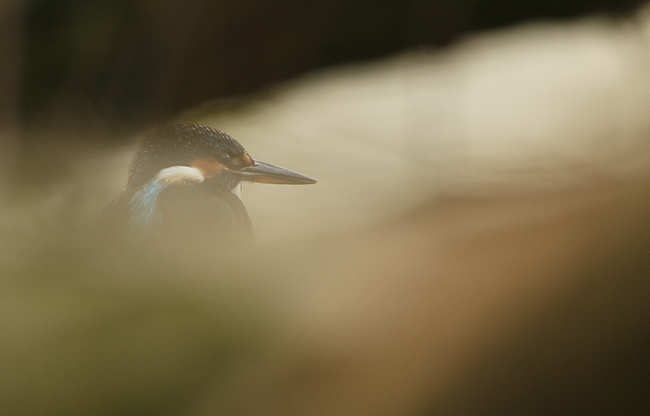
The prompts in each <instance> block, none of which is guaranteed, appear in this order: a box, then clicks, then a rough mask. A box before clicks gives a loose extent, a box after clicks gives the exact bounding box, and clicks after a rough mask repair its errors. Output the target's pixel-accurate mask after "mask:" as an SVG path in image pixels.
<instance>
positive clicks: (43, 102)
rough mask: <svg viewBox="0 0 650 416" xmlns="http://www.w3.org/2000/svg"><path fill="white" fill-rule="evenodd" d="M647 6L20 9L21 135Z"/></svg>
mask: <svg viewBox="0 0 650 416" xmlns="http://www.w3.org/2000/svg"><path fill="white" fill-rule="evenodd" d="M640 3H641V2H640V1H639V0H624V1H607V0H569V1H566V0H549V1H541V2H540V1H518V0H433V1H431V0H429V1H426V0H355V1H349V0H325V1H324V0H318V1H304V0H285V1H264V0H217V1H215V0H190V1H182V2H180V1H172V0H155V1H154V0H135V1H132V0H94V1H78V0H74V1H73V0H57V1H52V0H49V1H47V0H32V1H29V2H24V4H23V5H21V6H17V5H14V7H21V8H22V10H20V11H19V12H20V14H22V19H21V20H22V22H23V24H22V25H20V26H16V30H22V31H23V33H22V38H23V40H24V43H23V44H24V48H23V54H22V61H23V62H22V71H21V74H22V75H21V76H20V79H19V82H20V86H21V87H20V89H19V91H20V92H19V96H20V100H19V103H20V104H19V106H20V112H19V120H20V122H19V125H20V126H21V129H27V130H29V129H30V128H31V127H33V126H38V127H40V129H39V130H42V128H45V129H48V130H49V129H70V128H73V130H75V131H82V132H83V131H84V130H87V129H90V130H95V129H98V128H100V129H105V130H108V131H110V132H112V133H116V132H117V133H120V132H125V131H129V130H131V129H133V128H138V127H141V126H142V125H147V124H150V123H155V122H159V121H161V120H164V119H165V118H167V117H170V116H172V115H174V114H175V113H176V112H178V111H180V110H183V109H186V108H188V107H191V106H194V105H197V104H199V103H201V102H204V101H206V100H214V99H219V98H223V97H229V96H235V95H241V94H248V93H253V92H255V91H258V90H260V89H263V88H264V87H266V86H268V85H269V84H272V83H274V82H278V81H281V80H286V79H289V78H291V77H295V76H297V75H300V74H302V73H305V72H307V71H311V70H314V69H317V68H321V67H327V66H331V65H336V64H341V63H346V62H353V61H362V60H368V59H373V58H378V57H381V56H385V55H389V54H393V53H396V52H399V51H403V50H406V49H409V48H414V47H422V46H429V47H444V46H445V45H448V44H450V43H452V42H454V41H455V40H457V39H458V38H459V37H462V36H463V35H464V34H466V33H468V32H474V31H480V30H484V29H490V28H496V27H501V26H504V25H512V24H516V23H518V22H522V21H526V20H533V19H569V18H574V17H576V16H580V15H584V14H589V13H603V12H605V13H614V14H620V13H625V12H628V11H630V10H631V9H633V8H634V7H635V6H636V5H638V4H640ZM104 137H114V135H110V136H104ZM118 137H119V135H118Z"/></svg>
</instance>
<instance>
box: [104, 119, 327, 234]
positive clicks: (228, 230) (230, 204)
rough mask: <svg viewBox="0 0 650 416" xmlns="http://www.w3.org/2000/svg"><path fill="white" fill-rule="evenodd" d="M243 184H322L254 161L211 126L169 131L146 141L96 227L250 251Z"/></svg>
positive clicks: (250, 230)
mask: <svg viewBox="0 0 650 416" xmlns="http://www.w3.org/2000/svg"><path fill="white" fill-rule="evenodd" d="M245 182H258V183H268V184H289V185H303V184H313V183H316V181H315V180H314V179H311V178H309V177H307V176H304V175H301V174H299V173H297V172H294V171H291V170H288V169H285V168H281V167H279V166H275V165H271V164H270V163H265V162H260V161H258V160H254V159H253V158H252V157H251V156H250V155H249V154H248V152H247V151H246V150H245V149H244V147H243V146H242V145H241V144H239V142H237V141H236V140H235V139H233V138H232V137H230V136H229V135H228V134H226V133H224V132H222V131H220V130H217V129H215V128H213V127H208V126H203V125H198V124H176V125H170V126H166V127H163V128H161V129H159V130H157V131H154V132H153V133H151V134H149V135H148V136H146V137H145V138H144V139H143V140H142V142H141V143H140V145H139V147H138V149H137V150H136V152H135V155H134V157H133V161H132V163H131V165H130V166H129V172H128V181H127V184H126V188H125V189H124V190H123V191H122V193H121V194H120V195H119V196H117V198H115V199H114V200H113V201H112V202H111V203H110V204H109V205H108V206H107V207H106V208H105V209H104V210H103V211H102V213H101V214H100V216H99V218H98V227H99V228H100V229H101V230H102V232H103V233H108V234H110V235H112V236H120V238H121V237H128V236H140V237H142V236H145V237H152V238H154V239H158V240H160V239H176V240H181V241H189V240H190V239H191V240H193V241H208V240H215V239H216V240H218V241H221V242H223V243H227V244H232V243H235V242H239V243H245V244H248V243H250V242H252V240H253V236H254V234H253V227H252V225H251V220H250V217H249V215H248V212H247V211H246V207H245V206H244V204H243V202H242V201H241V199H240V196H239V190H240V186H241V185H242V184H243V183H245Z"/></svg>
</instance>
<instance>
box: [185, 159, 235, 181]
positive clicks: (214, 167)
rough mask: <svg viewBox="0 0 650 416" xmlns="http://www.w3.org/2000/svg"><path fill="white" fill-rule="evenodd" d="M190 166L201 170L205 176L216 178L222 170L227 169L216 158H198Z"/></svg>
mask: <svg viewBox="0 0 650 416" xmlns="http://www.w3.org/2000/svg"><path fill="white" fill-rule="evenodd" d="M190 166H191V167H193V168H195V169H198V170H200V171H201V173H202V174H203V176H205V177H206V178H214V177H215V176H217V175H218V174H219V173H221V171H223V170H224V169H226V167H225V166H224V165H222V164H221V163H219V162H217V161H216V160H210V159H196V160H193V161H192V163H190Z"/></svg>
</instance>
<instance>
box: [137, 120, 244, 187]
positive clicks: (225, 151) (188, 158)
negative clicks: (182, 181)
mask: <svg viewBox="0 0 650 416" xmlns="http://www.w3.org/2000/svg"><path fill="white" fill-rule="evenodd" d="M192 163H199V164H203V165H206V164H213V165H217V166H218V165H221V166H224V167H225V168H227V169H228V170H229V171H237V170H239V169H241V168H244V167H246V166H250V165H253V164H254V162H253V160H252V159H251V157H250V156H249V155H248V153H247V152H246V150H245V149H244V147H243V146H242V145H241V144H239V142H237V141H236V140H235V139H233V138H232V137H230V136H229V135H227V134H226V133H224V132H222V131H220V130H217V129H215V128H212V127H208V126H202V125H198V124H176V125H171V126H167V127H163V128H161V129H159V130H157V131H155V132H153V133H151V134H149V135H148V136H147V137H145V139H144V140H143V141H142V142H141V143H140V146H139V147H138V150H137V151H136V153H135V156H134V157H133V162H132V163H131V166H130V167H129V180H128V187H138V186H142V185H143V184H145V183H147V182H148V181H150V180H151V179H153V178H154V177H155V176H156V175H157V174H158V172H160V171H161V170H162V169H165V168H168V167H171V166H190V165H191V164H192ZM233 179H234V178H233Z"/></svg>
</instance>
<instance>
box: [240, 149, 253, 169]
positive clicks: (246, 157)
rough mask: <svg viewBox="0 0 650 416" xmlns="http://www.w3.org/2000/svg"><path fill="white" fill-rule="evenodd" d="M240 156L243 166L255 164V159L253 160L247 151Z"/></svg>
mask: <svg viewBox="0 0 650 416" xmlns="http://www.w3.org/2000/svg"><path fill="white" fill-rule="evenodd" d="M241 158H242V160H243V161H244V166H253V165H255V161H254V160H253V158H252V157H251V156H250V155H249V154H248V153H246V152H245V153H244V155H243V156H241Z"/></svg>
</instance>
